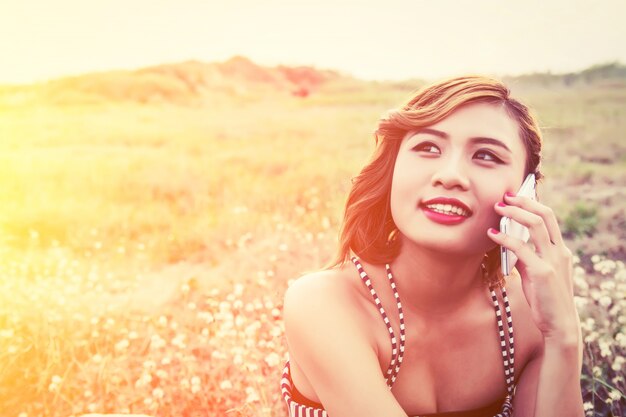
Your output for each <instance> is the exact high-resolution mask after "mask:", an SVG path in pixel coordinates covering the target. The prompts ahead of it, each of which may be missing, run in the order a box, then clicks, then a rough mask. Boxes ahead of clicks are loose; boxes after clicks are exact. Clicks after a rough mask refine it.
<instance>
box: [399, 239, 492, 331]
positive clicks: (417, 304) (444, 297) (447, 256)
mask: <svg viewBox="0 0 626 417" xmlns="http://www.w3.org/2000/svg"><path fill="white" fill-rule="evenodd" d="M483 256H484V255H482V254H468V253H450V252H443V251H440V250H431V249H428V248H424V247H417V246H415V245H413V243H412V242H410V241H408V240H407V241H405V242H403V245H402V249H401V251H400V254H399V255H398V256H397V257H396V258H395V259H394V260H393V262H392V263H391V264H390V266H391V270H392V273H393V276H394V279H395V281H396V285H397V288H398V292H399V294H400V297H401V298H402V305H403V308H405V309H407V310H408V311H409V312H413V313H416V314H419V315H420V316H421V317H424V318H434V319H436V318H440V317H442V316H445V315H449V314H451V313H454V312H455V311H458V310H460V309H462V308H463V307H464V306H465V305H467V303H468V302H469V301H471V300H475V297H476V296H477V295H478V294H480V293H482V292H485V291H486V288H485V283H484V282H483V279H482V270H481V266H480V265H481V263H482V261H483Z"/></svg>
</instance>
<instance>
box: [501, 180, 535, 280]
mask: <svg viewBox="0 0 626 417" xmlns="http://www.w3.org/2000/svg"><path fill="white" fill-rule="evenodd" d="M536 187H537V184H536V182H535V174H528V176H527V177H526V179H525V180H524V182H523V183H522V186H521V187H520V189H519V191H518V192H517V194H516V195H521V196H525V197H529V198H531V199H533V200H537V191H536ZM500 232H501V233H506V234H507V235H509V236H512V237H514V238H517V239H521V240H522V241H524V242H528V239H529V238H530V232H529V231H528V228H527V227H525V226H522V225H521V224H519V223H518V222H516V221H515V220H513V219H511V218H509V217H503V218H502V219H501V220H500ZM500 260H501V263H502V274H504V276H508V275H511V271H512V270H513V267H514V266H515V264H516V263H517V256H516V255H515V253H513V252H512V251H510V250H508V249H506V248H505V247H504V246H500Z"/></svg>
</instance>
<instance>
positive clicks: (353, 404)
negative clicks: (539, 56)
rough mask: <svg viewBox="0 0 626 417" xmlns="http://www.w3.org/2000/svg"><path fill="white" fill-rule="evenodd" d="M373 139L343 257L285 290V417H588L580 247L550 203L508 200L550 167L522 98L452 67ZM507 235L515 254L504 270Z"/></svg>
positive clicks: (344, 235) (349, 216)
mask: <svg viewBox="0 0 626 417" xmlns="http://www.w3.org/2000/svg"><path fill="white" fill-rule="evenodd" d="M375 136H376V143H377V147H376V150H375V152H374V155H373V157H372V159H371V161H370V162H369V163H368V164H367V165H366V166H365V167H364V168H363V169H362V171H361V173H360V174H359V175H358V176H357V177H356V178H355V179H354V181H353V186H352V189H351V191H350V195H349V197H348V201H347V205H346V211H345V218H344V224H343V227H342V230H341V236H340V245H339V251H338V255H337V257H336V259H335V261H334V262H332V263H331V265H330V266H329V267H328V268H326V269H325V270H323V271H320V272H315V273H311V274H308V275H305V276H303V277H301V278H300V279H298V280H296V282H295V283H294V284H293V285H292V286H290V287H289V289H288V290H287V292H286V294H285V299H284V322H285V334H286V338H287V343H288V347H289V358H290V359H289V361H288V362H287V364H286V366H285V369H284V374H283V378H282V382H281V388H282V394H283V398H284V399H285V401H286V403H287V406H288V409H289V413H290V415H291V416H325V415H329V416H331V417H348V416H359V417H363V416H372V417H373V416H376V417H379V416H385V417H396V416H397V417H401V416H407V415H408V416H418V415H419V416H425V415H427V416H445V417H452V416H463V417H470V416H494V415H502V416H510V415H514V416H515V417H520V416H524V417H526V416H534V417H543V416H546V417H547V416H550V417H554V416H561V417H563V416H582V415H584V413H583V407H582V395H581V390H580V382H579V381H580V372H581V366H582V344H581V343H582V342H581V335H580V326H579V320H578V315H577V312H576V308H575V305H574V300H573V287H572V255H571V252H570V251H569V250H568V248H567V247H566V246H565V245H564V243H563V239H562V237H561V232H560V230H559V226H558V224H557V221H556V218H555V216H554V214H553V213H552V211H551V210H550V209H549V208H548V207H546V206H545V205H543V204H542V203H540V202H538V201H534V200H531V199H530V198H526V197H516V196H514V195H515V194H516V192H517V190H518V189H519V187H520V185H521V184H522V181H523V180H524V178H525V177H526V176H527V175H528V174H530V173H534V174H535V176H536V178H537V179H541V177H542V176H541V173H540V171H539V162H540V151H541V134H540V131H539V128H538V127H537V123H536V121H535V120H534V119H533V117H532V116H531V115H530V112H529V110H528V108H527V107H526V106H524V105H523V104H521V103H520V102H518V101H516V100H515V99H513V98H511V97H510V95H509V91H508V89H507V88H506V87H505V86H504V85H503V84H502V83H501V82H499V81H498V80H495V79H492V78H487V77H480V76H467V77H459V78H453V79H449V80H445V81H443V82H440V83H437V84H434V85H431V86H428V87H426V88H423V89H422V90H420V91H419V92H418V93H417V94H416V95H415V96H414V97H412V98H411V100H409V101H408V102H407V103H406V104H405V105H404V106H402V107H401V108H399V109H398V110H396V111H392V112H390V113H389V114H388V115H387V116H386V117H384V118H383V119H382V120H381V121H380V123H379V126H378V130H377V131H376V135H375ZM502 216H507V217H510V218H512V219H514V220H516V221H518V222H519V223H521V224H523V225H525V226H527V227H528V228H529V231H530V240H529V243H527V244H524V243H523V242H522V241H521V240H519V239H515V238H513V237H510V236H507V235H503V234H502V233H499V232H498V228H499V220H500V218H501V217H502ZM501 246H502V247H504V248H508V249H510V250H511V251H512V252H513V253H514V254H515V255H517V257H518V258H519V260H518V262H517V264H516V269H517V272H516V273H514V274H513V275H511V276H509V277H506V280H505V279H504V277H503V275H502V272H500V247H501ZM513 324H514V327H513ZM513 330H514V332H513ZM513 336H514V337H513Z"/></svg>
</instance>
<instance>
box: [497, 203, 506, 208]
mask: <svg viewBox="0 0 626 417" xmlns="http://www.w3.org/2000/svg"><path fill="white" fill-rule="evenodd" d="M496 206H498V207H506V204H504V203H498V204H496Z"/></svg>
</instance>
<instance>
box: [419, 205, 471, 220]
mask: <svg viewBox="0 0 626 417" xmlns="http://www.w3.org/2000/svg"><path fill="white" fill-rule="evenodd" d="M426 207H428V208H429V209H431V210H432V211H435V212H437V213H443V214H456V215H460V216H465V217H467V216H469V213H468V212H467V211H466V210H464V209H462V208H461V207H457V206H453V205H452V204H429V205H427V206H426Z"/></svg>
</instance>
